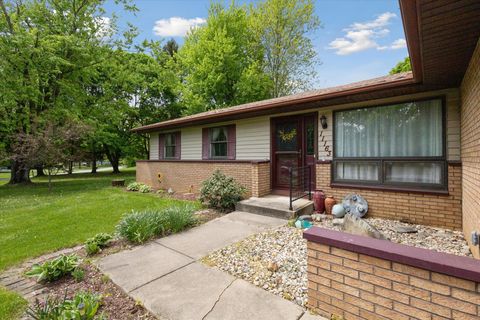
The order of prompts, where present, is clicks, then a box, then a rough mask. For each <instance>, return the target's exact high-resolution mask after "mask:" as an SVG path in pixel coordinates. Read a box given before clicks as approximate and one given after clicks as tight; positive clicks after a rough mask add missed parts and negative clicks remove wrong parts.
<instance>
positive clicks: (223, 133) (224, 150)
mask: <svg viewBox="0 0 480 320" xmlns="http://www.w3.org/2000/svg"><path fill="white" fill-rule="evenodd" d="M210 153H211V154H210V157H211V158H213V159H215V158H227V156H228V130H227V127H218V128H211V129H210Z"/></svg>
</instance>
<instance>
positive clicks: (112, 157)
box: [105, 150, 120, 173]
mask: <svg viewBox="0 0 480 320" xmlns="http://www.w3.org/2000/svg"><path fill="white" fill-rule="evenodd" d="M105 154H106V155H107V158H108V161H110V164H111V165H112V168H113V173H120V170H119V169H118V164H119V162H120V157H119V156H118V155H117V153H116V152H110V151H109V150H107V151H106V152H105Z"/></svg>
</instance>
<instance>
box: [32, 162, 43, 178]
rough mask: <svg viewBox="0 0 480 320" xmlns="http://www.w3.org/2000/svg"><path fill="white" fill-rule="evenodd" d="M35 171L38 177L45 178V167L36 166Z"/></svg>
mask: <svg viewBox="0 0 480 320" xmlns="http://www.w3.org/2000/svg"><path fill="white" fill-rule="evenodd" d="M34 169H35V170H36V171H37V177H44V176H45V172H44V171H43V165H41V164H39V165H38V166H35V168H34Z"/></svg>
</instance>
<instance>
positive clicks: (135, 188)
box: [127, 182, 142, 191]
mask: <svg viewBox="0 0 480 320" xmlns="http://www.w3.org/2000/svg"><path fill="white" fill-rule="evenodd" d="M141 185H142V183H139V182H131V183H129V184H128V186H127V190H128V191H138V190H140V186H141Z"/></svg>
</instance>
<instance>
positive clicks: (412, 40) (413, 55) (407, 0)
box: [398, 0, 423, 83]
mask: <svg viewBox="0 0 480 320" xmlns="http://www.w3.org/2000/svg"><path fill="white" fill-rule="evenodd" d="M398 2H399V4H400V12H401V15H402V22H403V28H404V31H405V38H406V41H407V49H408V55H409V56H410V64H411V65H412V73H413V79H414V80H415V82H417V83H420V82H422V81H423V64H422V61H423V59H422V43H421V41H420V32H421V29H420V28H421V23H420V1H418V0H399V1H398Z"/></svg>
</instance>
